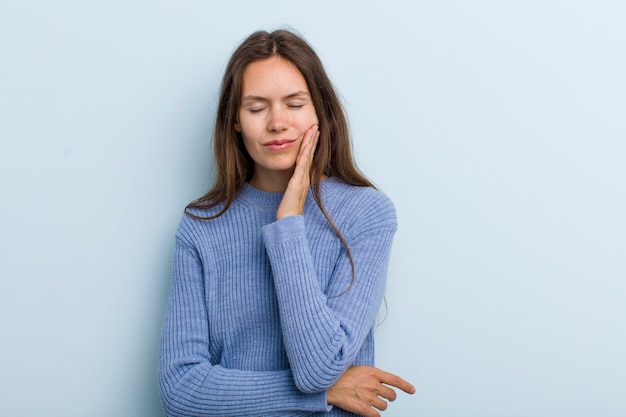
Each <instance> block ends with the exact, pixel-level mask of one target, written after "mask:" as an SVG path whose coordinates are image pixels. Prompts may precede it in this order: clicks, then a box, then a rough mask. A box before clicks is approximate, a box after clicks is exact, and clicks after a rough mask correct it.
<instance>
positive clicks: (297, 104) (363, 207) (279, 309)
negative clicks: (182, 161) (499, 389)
mask: <svg viewBox="0 0 626 417" xmlns="http://www.w3.org/2000/svg"><path fill="white" fill-rule="evenodd" d="M214 151H215V162H216V164H217V180H216V183H215V185H214V186H213V188H212V189H211V190H210V191H209V192H208V193H207V194H206V195H205V196H203V197H202V198H200V199H198V200H197V201H195V202H193V203H192V204H190V205H189V206H188V207H187V210H186V213H185V215H184V216H183V218H182V220H181V223H180V225H179V229H178V231H177V234H176V249H175V253H174V267H173V277H172V286H171V292H170V297H169V302H168V307H167V312H166V317H165V321H164V325H163V332H162V338H161V354H160V363H159V381H160V389H161V399H162V403H163V407H164V409H165V411H166V413H167V414H168V416H355V415H364V416H368V417H369V416H378V415H379V413H378V411H377V409H378V410H384V409H385V408H386V407H387V401H385V400H390V401H393V400H394V399H395V396H396V394H395V391H394V390H393V389H392V388H391V387H397V388H399V389H402V390H403V391H406V392H409V393H413V392H414V388H413V387H412V386H411V385H410V384H409V383H408V382H406V381H404V380H402V379H401V378H399V377H398V376H395V375H392V374H389V373H387V372H384V371H382V370H380V369H377V368H374V367H373V364H374V339H373V327H374V322H375V317H376V314H377V312H378V310H379V307H380V304H381V301H382V297H383V291H384V286H385V276H386V270H387V263H388V257H389V252H390V248H391V242H392V237H393V235H394V232H395V230H396V217H395V211H394V208H393V205H392V203H391V202H390V201H389V199H388V198H387V197H386V196H384V195H383V194H382V193H380V192H379V191H377V190H375V189H374V187H373V186H372V184H371V183H370V182H369V181H368V180H367V179H366V178H365V177H364V176H363V175H362V174H360V173H359V171H358V170H357V169H356V167H355V164H354V163H353V161H352V157H351V150H350V141H349V136H348V127H347V122H346V118H345V115H344V112H343V110H342V107H341V105H340V103H339V100H338V98H337V95H336V94H335V92H334V90H333V87H332V85H331V83H330V81H329V79H328V76H327V75H326V73H325V71H324V69H323V67H322V64H321V62H320V60H319V58H318V57H317V55H316V54H315V52H314V51H313V49H312V48H311V47H310V46H309V45H308V44H307V43H306V42H305V41H304V40H302V39H301V38H299V37H298V36H296V35H294V34H293V33H291V32H288V31H282V30H279V31H276V32H273V33H267V32H257V33H254V34H252V35H251V36H250V37H248V39H246V40H245V41H244V42H243V44H242V45H241V46H240V47H239V48H238V49H237V50H236V51H235V52H234V54H233V56H232V57H231V60H230V62H229V64H228V67H227V69H226V73H225V75H224V79H223V82H222V86H221V94H220V99H219V104H218V110H217V119H216V124H215V133H214Z"/></svg>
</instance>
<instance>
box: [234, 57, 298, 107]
mask: <svg viewBox="0 0 626 417" xmlns="http://www.w3.org/2000/svg"><path fill="white" fill-rule="evenodd" d="M296 91H305V92H307V93H308V92H309V89H308V86H307V83H306V80H305V79H304V76H303V75H302V73H301V72H300V71H299V70H298V68H297V67H296V66H295V65H294V64H293V62H291V61H289V60H287V59H285V58H282V57H280V56H278V55H275V56H272V57H270V58H266V59H262V60H259V61H254V62H252V63H250V64H248V66H247V67H246V69H245V70H244V72H243V80H242V96H247V95H254V96H261V97H268V98H271V97H276V96H278V97H282V96H286V95H289V94H293V93H294V92H296Z"/></svg>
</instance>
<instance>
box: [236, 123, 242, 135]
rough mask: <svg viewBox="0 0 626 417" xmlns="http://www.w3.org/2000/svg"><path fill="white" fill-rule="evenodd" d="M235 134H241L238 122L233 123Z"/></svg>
mask: <svg viewBox="0 0 626 417" xmlns="http://www.w3.org/2000/svg"><path fill="white" fill-rule="evenodd" d="M235 132H238V133H241V125H240V124H239V121H236V122H235Z"/></svg>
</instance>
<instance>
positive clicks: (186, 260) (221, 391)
mask: <svg viewBox="0 0 626 417" xmlns="http://www.w3.org/2000/svg"><path fill="white" fill-rule="evenodd" d="M204 300H205V298H204V283H203V275H202V265H201V262H200V260H199V257H198V255H197V253H196V252H195V250H194V249H193V248H191V247H189V246H187V245H186V244H185V243H183V242H181V241H180V240H179V239H177V242H176V250H175V255H174V267H173V276H172V286H171V291H170V297H169V301H168V306H167V311H166V316H165V321H164V324H163V331H162V335H161V351H160V360H159V386H160V393H161V401H162V403H163V408H164V409H165V411H166V413H167V415H168V416H170V417H173V416H196V417H200V416H216V415H220V416H223V415H229V416H268V415H272V416H288V415H289V416H305V415H308V414H309V413H311V412H315V411H327V410H329V406H328V405H327V404H326V399H325V393H321V394H315V395H306V394H303V393H302V392H300V391H299V390H298V389H297V388H296V386H295V385H294V382H293V377H292V375H291V372H290V371H288V370H287V371H268V372H252V371H242V370H236V369H227V368H224V367H222V366H220V365H219V364H213V362H212V360H211V357H210V354H209V337H210V335H209V334H208V317H207V310H206V305H205V301H204Z"/></svg>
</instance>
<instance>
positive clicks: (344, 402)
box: [326, 366, 415, 417]
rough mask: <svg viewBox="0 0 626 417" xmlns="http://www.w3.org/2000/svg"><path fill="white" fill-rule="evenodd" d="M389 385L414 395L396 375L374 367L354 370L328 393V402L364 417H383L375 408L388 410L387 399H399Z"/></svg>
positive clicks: (349, 370)
mask: <svg viewBox="0 0 626 417" xmlns="http://www.w3.org/2000/svg"><path fill="white" fill-rule="evenodd" d="M387 385H389V386H391V387H394V388H399V389H401V390H402V391H404V392H406V393H408V394H414V393H415V387H413V385H411V384H410V383H408V382H407V381H405V380H404V379H402V378H400V377H399V376H397V375H394V374H390V373H389V372H385V371H383V370H381V369H378V368H374V367H372V366H351V367H350V368H348V369H347V370H346V372H345V373H344V374H343V375H342V376H341V377H340V378H339V379H338V380H337V382H335V384H334V385H333V386H332V387H330V388H329V389H328V391H327V392H326V401H327V402H328V404H332V405H335V406H337V407H339V408H342V409H344V410H346V411H351V412H353V413H356V414H359V415H363V416H365V417H380V413H378V411H376V410H375V409H374V408H376V409H378V410H386V409H387V401H385V399H387V400H389V401H393V400H395V399H396V392H395V391H394V390H393V389H391V388H389V387H388V386H387ZM381 397H382V398H381ZM372 407H374V408H372Z"/></svg>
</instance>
